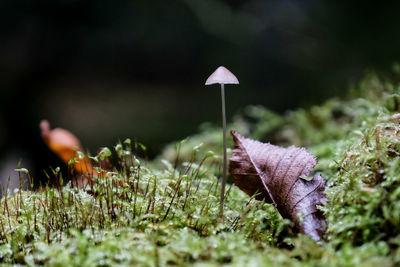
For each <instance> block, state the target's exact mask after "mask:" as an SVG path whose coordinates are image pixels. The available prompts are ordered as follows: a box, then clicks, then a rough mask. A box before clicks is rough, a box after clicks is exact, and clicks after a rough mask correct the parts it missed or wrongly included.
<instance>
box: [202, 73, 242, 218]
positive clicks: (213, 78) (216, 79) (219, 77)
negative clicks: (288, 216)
mask: <svg viewBox="0 0 400 267" xmlns="http://www.w3.org/2000/svg"><path fill="white" fill-rule="evenodd" d="M216 83H219V84H220V85H221V98H222V129H223V132H222V140H223V146H224V159H223V163H222V188H221V198H220V214H221V215H223V211H224V197H225V184H226V169H227V162H226V115H225V87H224V86H225V84H239V81H238V79H237V78H236V76H235V75H233V73H232V72H230V71H229V70H228V69H227V68H225V67H223V66H220V67H218V68H217V69H216V70H215V71H214V72H213V73H212V74H211V75H210V77H208V79H207V81H206V85H211V84H216Z"/></svg>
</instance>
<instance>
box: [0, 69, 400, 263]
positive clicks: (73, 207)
mask: <svg viewBox="0 0 400 267" xmlns="http://www.w3.org/2000/svg"><path fill="white" fill-rule="evenodd" d="M399 93H400V91H399V86H398V85H397V84H393V83H388V82H385V81H382V80H381V79H379V78H378V77H377V76H374V75H368V76H367V77H366V79H365V80H364V81H362V82H361V83H360V84H359V86H357V87H355V88H354V89H353V91H352V93H351V94H350V95H351V97H349V99H347V100H338V99H332V100H329V101H326V102H324V103H322V104H321V105H318V106H313V107H310V108H309V109H300V110H296V111H291V112H288V113H286V114H284V115H282V116H281V115H278V114H275V113H273V112H271V111H269V110H267V109H265V108H263V107H259V106H250V107H248V108H246V109H245V110H243V111H242V112H240V113H239V115H237V116H236V117H235V118H234V119H233V121H232V123H231V124H230V128H231V129H236V130H239V131H240V132H241V133H243V134H245V135H246V136H249V137H252V138H254V139H258V140H261V141H264V142H268V141H269V142H272V143H275V144H279V145H290V144H295V145H297V146H306V147H307V148H308V149H309V150H310V151H311V152H312V153H313V154H315V155H316V156H317V157H318V159H319V163H318V165H317V170H316V171H319V172H322V173H323V175H324V176H325V177H326V178H327V180H328V188H327V190H326V193H327V197H328V199H329V202H328V203H327V204H326V205H325V206H324V207H321V209H322V210H323V211H324V212H325V214H326V217H327V224H328V229H327V233H326V236H325V241H323V242H320V243H314V242H313V241H312V240H311V239H310V238H308V237H306V236H303V235H297V236H296V235H293V233H291V231H290V229H289V224H290V222H289V221H287V220H284V219H282V217H281V216H280V215H279V214H278V212H277V211H276V210H275V208H274V207H273V206H272V205H270V204H266V203H263V202H258V201H255V200H253V199H251V198H249V197H248V196H247V195H245V194H244V193H243V192H241V191H240V190H239V189H238V188H236V187H235V186H231V187H230V188H229V190H228V192H227V195H226V202H225V212H224V214H225V216H226V217H225V218H224V220H222V219H221V218H219V217H218V203H219V202H218V196H219V190H220V189H219V187H218V179H217V177H219V174H220V166H219V162H220V161H221V157H220V153H221V152H222V145H221V141H222V138H221V130H220V129H219V127H214V126H210V125H208V126H203V128H202V130H201V132H200V133H198V134H196V135H193V136H192V137H190V138H188V139H187V140H186V141H184V142H180V143H178V144H177V145H171V146H168V147H167V148H166V149H165V151H164V152H163V154H162V155H161V156H160V157H159V158H158V159H157V160H155V161H154V162H149V163H146V162H143V161H139V160H138V159H136V158H135V157H134V155H133V154H132V151H131V143H130V142H129V140H127V141H126V142H124V143H123V144H118V145H117V146H116V147H115V150H116V151H115V152H116V154H117V157H118V164H117V165H118V166H119V167H118V168H115V169H114V170H113V171H112V172H108V173H107V177H106V178H102V179H97V180H96V183H95V185H94V186H91V187H88V188H86V190H81V189H77V188H72V187H71V186H70V184H67V185H65V186H63V187H55V188H48V187H47V188H45V189H44V190H41V191H36V192H28V191H19V190H16V191H15V192H13V193H14V194H13V195H11V192H9V194H8V195H7V196H6V197H5V198H3V199H2V200H1V203H0V230H1V235H0V261H1V263H4V264H28V265H51V266H65V265H71V266H78V265H79V266H97V265H109V266H110V265H138V266H168V265H178V266H179V265H184V266H187V265H205V266H219V265H221V264H226V265H231V266H282V265H283V266H300V265H304V266H376V265H379V266H393V265H396V264H400V204H399V203H400V201H399V200H400V199H399V198H400V186H399V185H400V174H399V173H400V157H399V156H400V125H399V122H400V115H397V114H396V113H397V112H399V111H400V110H399V108H400V107H399V106H400V105H399V103H400V102H399V97H400V96H399ZM228 140H229V139H228ZM200 144H202V145H200ZM210 150H212V151H214V152H213V153H211V152H209V151H210ZM105 152H107V153H105ZM110 152H111V151H110V150H104V149H103V150H102V152H101V155H99V156H98V157H99V158H102V159H103V160H104V158H106V157H111V156H112V155H111V153H110ZM24 173H25V170H21V174H23V175H25V174H24ZM54 176H55V177H57V178H53V179H57V180H59V179H60V174H59V173H58V172H57V171H55V172H54Z"/></svg>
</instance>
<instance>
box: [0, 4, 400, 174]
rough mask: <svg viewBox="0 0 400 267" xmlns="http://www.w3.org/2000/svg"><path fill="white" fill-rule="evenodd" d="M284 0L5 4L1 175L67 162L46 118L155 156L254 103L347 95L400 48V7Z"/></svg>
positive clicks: (0, 16)
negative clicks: (221, 81) (219, 71)
mask: <svg viewBox="0 0 400 267" xmlns="http://www.w3.org/2000/svg"><path fill="white" fill-rule="evenodd" d="M367 3H368V2H362V3H360V2H357V1H353V2H352V1H285V0H271V1H264V0H249V1H239V0H231V1H221V0H179V1H178V0H177V1H161V0H152V1H134V0H129V1H128V0H122V1H105V0H82V1H78V0H35V1H26V0H2V1H0V38H1V39H0V175H2V176H3V178H4V176H8V175H9V173H10V172H12V170H13V169H14V168H15V167H16V166H15V165H16V162H18V160H19V159H23V166H25V167H28V168H30V169H31V171H32V172H33V173H34V174H35V175H42V172H41V171H40V170H43V169H44V168H48V166H49V165H53V166H56V165H59V164H61V163H60V161H59V160H58V158H57V157H56V156H55V155H54V154H53V153H52V152H51V151H49V150H48V149H47V147H46V146H45V145H44V144H43V141H42V140H41V138H40V132H39V128H38V124H39V122H40V120H41V119H44V118H45V119H48V120H49V121H50V122H51V124H52V126H53V127H62V128H65V129H68V130H70V131H72V132H73V133H75V134H76V135H77V136H78V137H79V139H80V140H81V142H82V144H83V146H84V147H85V148H87V149H89V150H91V151H92V152H96V151H97V149H98V148H99V147H101V146H113V145H115V144H116V142H117V141H118V140H124V139H125V138H126V137H130V138H133V139H137V140H138V141H140V142H142V143H144V144H145V145H146V146H147V147H148V148H149V152H148V153H149V156H150V157H152V156H154V155H156V154H157V153H158V152H159V151H160V149H161V148H162V146H163V145H164V144H166V143H168V142H171V141H174V140H179V139H183V138H185V137H186V136H188V135H190V134H192V133H194V132H196V130H197V127H198V125H199V124H200V123H202V122H204V121H210V122H213V123H217V124H219V123H220V116H221V115H220V92H219V88H218V86H208V87H205V86H204V82H205V80H206V78H207V77H208V76H209V75H210V74H211V73H212V72H213V71H214V70H215V68H216V67H218V66H219V65H224V66H226V67H227V68H229V69H230V70H231V71H232V72H233V73H234V74H235V75H236V76H237V77H238V79H239V81H240V85H238V86H228V89H227V108H228V110H227V113H228V117H229V116H231V115H232V114H234V113H235V112H236V111H237V110H240V109H241V108H242V107H244V106H246V105H249V104H262V105H265V106H267V107H268V108H271V109H272V110H274V111H277V112H284V111H285V110H287V109H293V108H296V107H306V106H308V105H311V104H317V103H318V102H320V101H323V100H324V99H326V98H328V97H332V96H341V95H343V94H344V93H345V91H346V89H347V88H348V86H349V84H351V83H353V82H356V81H358V80H359V79H360V78H361V77H362V75H363V73H365V72H366V71H368V70H374V71H377V72H381V73H389V72H390V70H391V67H392V64H393V63H394V62H396V61H398V60H399V57H400V46H399V45H400V36H399V33H400V32H399V28H400V19H399V15H398V14H399V12H400V2H399V1H387V2H386V1H385V2H384V4H382V5H378V4H376V3H375V4H373V5H368V4H367Z"/></svg>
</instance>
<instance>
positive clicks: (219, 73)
mask: <svg viewBox="0 0 400 267" xmlns="http://www.w3.org/2000/svg"><path fill="white" fill-rule="evenodd" d="M215 83H219V84H239V81H238V79H237V78H236V76H235V75H233V73H232V72H230V71H229V70H228V69H227V68H225V67H223V66H220V67H218V69H216V70H215V71H214V72H213V74H211V75H210V77H208V79H207V81H206V85H210V84H215Z"/></svg>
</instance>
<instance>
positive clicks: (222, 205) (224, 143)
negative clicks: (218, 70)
mask: <svg viewBox="0 0 400 267" xmlns="http://www.w3.org/2000/svg"><path fill="white" fill-rule="evenodd" d="M221 98H222V140H223V146H224V159H223V163H222V185H221V199H220V206H219V213H220V214H221V216H222V215H223V214H224V198H225V184H226V167H227V166H226V115H225V87H224V84H223V83H222V84H221Z"/></svg>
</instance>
